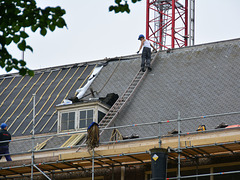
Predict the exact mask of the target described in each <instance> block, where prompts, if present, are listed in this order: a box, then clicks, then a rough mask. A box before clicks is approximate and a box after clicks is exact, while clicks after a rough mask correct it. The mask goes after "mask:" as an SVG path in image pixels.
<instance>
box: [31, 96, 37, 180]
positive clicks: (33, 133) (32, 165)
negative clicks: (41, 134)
mask: <svg viewBox="0 0 240 180" xmlns="http://www.w3.org/2000/svg"><path fill="white" fill-rule="evenodd" d="M32 96H33V129H32V164H31V180H33V168H34V144H35V143H34V141H35V137H34V136H35V131H34V126H35V96H36V94H33V95H32Z"/></svg>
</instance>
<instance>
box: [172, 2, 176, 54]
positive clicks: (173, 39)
mask: <svg viewBox="0 0 240 180" xmlns="http://www.w3.org/2000/svg"><path fill="white" fill-rule="evenodd" d="M175 5H176V4H175V0H172V43H171V44H172V49H173V48H174V47H175V46H174V45H175Z"/></svg>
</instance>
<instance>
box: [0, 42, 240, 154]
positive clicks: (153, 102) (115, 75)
mask: <svg viewBox="0 0 240 180" xmlns="http://www.w3.org/2000/svg"><path fill="white" fill-rule="evenodd" d="M103 63H104V65H105V66H104V67H103V69H102V70H101V71H100V73H99V75H98V76H97V78H96V79H95V80H94V82H93V84H92V85H91V87H92V88H93V90H94V91H97V92H98V96H100V97H105V96H106V95H107V94H108V93H116V94H118V95H119V96H121V95H122V94H123V92H124V91H125V90H126V88H127V87H128V85H129V84H130V82H131V81H132V79H133V78H134V76H135V75H136V73H137V72H138V71H139V69H140V63H141V58H140V55H133V56H125V57H121V58H112V59H107V60H106V59H104V60H101V61H96V62H94V63H91V64H89V65H87V64H85V65H78V66H74V65H71V66H69V67H68V66H66V67H60V68H59V67H56V68H54V67H53V68H52V69H48V70H46V69H45V70H39V72H38V73H36V76H35V77H34V78H32V80H31V78H29V77H27V76H26V77H24V78H22V77H20V76H16V77H15V78H14V75H12V76H10V77H3V76H0V88H1V89H3V91H2V92H1V93H0V100H1V102H3V105H2V106H1V105H0V112H1V113H2V112H5V111H6V113H4V114H3V117H1V118H0V122H2V121H3V120H6V119H8V118H9V117H10V118H9V119H8V123H9V124H11V123H12V124H11V126H12V127H11V128H10V132H11V133H14V130H16V128H17V126H19V125H21V126H20V128H19V129H18V130H17V131H16V132H15V134H14V135H15V136H20V135H28V134H30V131H31V119H32V115H29V116H27V115H28V113H29V112H30V111H31V108H32V104H31V103H30V104H29V105H28V106H27V108H26V110H27V109H28V111H26V112H25V111H24V113H22V114H21V116H20V117H19V118H17V119H16V117H17V116H18V115H19V114H20V112H21V111H22V110H23V109H24V107H25V106H26V105H27V104H28V102H30V99H31V96H32V94H33V92H36V90H37V89H38V88H40V89H39V91H38V92H37V95H39V94H41V95H42V94H43V97H42V98H41V100H40V97H39V96H36V102H38V101H39V100H40V101H39V104H38V105H37V108H36V112H38V111H39V110H41V112H40V113H39V115H38V116H37V118H36V121H37V122H38V121H39V119H40V120H41V121H39V122H40V123H39V124H38V125H37V127H36V132H37V133H49V132H50V133H51V132H52V133H54V132H56V120H57V116H56V113H55V108H54V106H55V105H57V104H59V103H61V102H62V100H63V99H64V98H66V97H71V96H73V95H74V94H75V91H76V89H78V88H79V86H81V85H82V84H84V81H85V80H86V78H87V77H88V75H90V72H91V71H92V69H93V68H94V66H95V65H96V64H103ZM77 68H79V69H78V70H77ZM84 69H85V71H84ZM75 72H76V73H75ZM239 72H240V39H235V40H229V41H222V42H217V43H210V44H203V45H197V46H192V47H185V48H179V49H174V50H172V51H171V52H170V53H167V52H166V51H162V52H160V53H158V57H157V59H156V61H155V62H154V64H153V71H152V72H149V73H148V74H147V76H146V78H145V79H144V80H143V82H141V85H140V87H138V89H137V90H136V92H135V94H134V96H133V97H132V98H131V100H130V101H129V102H128V103H127V105H126V106H125V108H124V109H123V111H121V113H120V114H119V115H118V117H117V118H116V119H115V121H114V122H113V123H112V124H111V125H110V126H119V125H131V124H138V123H148V122H156V121H162V120H169V119H176V118H177V117H178V112H180V116H181V117H182V118H184V117H194V116H201V115H210V114H216V113H225V112H234V111H239V107H240V73H239ZM74 73H75V74H74ZM82 73H83V75H82V76H81V74H82ZM65 75H66V76H65ZM48 76H49V77H48ZM50 77H51V78H50ZM71 77H72V78H71ZM21 79H22V80H21ZM38 79H39V80H38ZM45 79H46V81H44V80H45ZM68 80H69V81H68ZM11 81H12V82H11ZM28 81H29V82H28ZM18 82H20V83H19V84H18ZM58 82H60V84H59V85H58ZM34 83H36V84H35V85H34ZM66 83H67V85H66V86H64V85H65V84H66ZM25 84H26V88H24V90H21V89H22V88H23V87H24V85H25ZM49 85H50V87H49V88H48V86H49ZM15 86H16V87H15ZM46 89H47V91H46V92H45V93H44V91H45V90H46ZM20 91H21V93H20V94H19V95H17V94H18V92H20ZM89 92H90V91H89V90H88V91H87V92H86V94H88V93H89ZM51 93H52V94H51ZM9 94H10V95H9ZM8 95H9V96H8ZM25 95H26V97H25ZM58 95H59V96H58ZM16 96H17V98H16V99H14V97H16ZM24 97H25V98H24ZM48 97H49V99H48ZM56 97H58V98H56ZM89 97H90V96H88V97H86V99H88V98H89ZM55 99H56V100H55ZM12 100H14V103H13V104H11V101H12ZM21 100H23V102H24V103H23V102H21ZM45 102H46V103H45ZM19 104H20V106H19V107H17V106H18V105H19ZM8 107H10V108H9V109H8ZM42 107H43V108H42ZM41 108H42V109H41ZM15 109H16V110H15ZM45 112H46V113H45ZM26 116H27V118H26V119H25V120H24V117H26ZM42 116H43V118H42V119H41V117H42ZM15 119H16V121H15ZM49 119H50V120H49ZM23 120H24V121H23ZM221 122H225V123H227V124H229V125H232V124H240V115H239V114H238V115H232V116H222V117H213V118H205V119H195V120H194V121H187V122H186V121H185V122H182V123H181V130H182V132H189V131H195V130H196V129H197V127H198V125H201V124H205V125H206V126H207V129H214V128H215V127H216V126H217V125H218V124H220V123H221ZM29 123H30V126H29V127H28V124H29ZM43 127H44V128H43ZM42 128H43V129H42ZM174 128H175V129H176V128H177V124H176V123H168V124H163V125H162V126H161V134H167V133H168V132H169V131H171V130H173V129H174ZM25 129H26V131H24V130H25ZM23 131H24V133H23ZM119 131H120V132H121V133H122V135H131V134H133V133H136V134H138V135H139V136H140V137H149V136H158V134H159V127H158V125H154V126H144V127H143V126H141V127H134V128H132V127H131V128H123V129H122V128H121V129H119ZM110 133H111V131H105V132H104V134H103V135H102V137H101V138H102V139H101V140H102V141H106V140H109V134H110ZM66 139H67V136H64V137H62V138H57V137H54V138H52V140H51V141H50V142H49V143H47V145H46V147H48V148H52V147H60V146H61V144H63V143H64V142H65V141H66ZM43 140H45V139H44V138H43ZM39 143H40V142H39ZM12 144H14V143H12ZM15 145H16V144H15ZM12 146H13V147H15V148H16V147H17V146H14V145H12ZM11 149H12V150H11ZM11 149H10V150H11V152H13V151H14V150H15V149H14V148H12V147H11ZM22 150H23V149H22ZM28 150H29V147H28Z"/></svg>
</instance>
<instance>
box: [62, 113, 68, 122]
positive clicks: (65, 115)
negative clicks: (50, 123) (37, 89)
mask: <svg viewBox="0 0 240 180" xmlns="http://www.w3.org/2000/svg"><path fill="white" fill-rule="evenodd" d="M67 120H68V113H62V122H67Z"/></svg>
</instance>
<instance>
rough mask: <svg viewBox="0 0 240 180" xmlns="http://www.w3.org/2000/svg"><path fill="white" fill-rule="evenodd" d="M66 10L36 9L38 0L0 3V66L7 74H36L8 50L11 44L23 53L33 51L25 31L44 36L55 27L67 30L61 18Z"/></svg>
mask: <svg viewBox="0 0 240 180" xmlns="http://www.w3.org/2000/svg"><path fill="white" fill-rule="evenodd" d="M65 13H66V12H65V10H64V9H62V8H61V7H59V6H58V7H46V8H44V9H42V8H39V7H37V4H36V0H1V1H0V46H1V47H0V66H1V67H2V68H5V70H6V71H7V72H10V71H11V70H12V69H16V70H18V71H19V73H20V75H26V74H28V75H30V76H33V75H34V72H33V71H32V70H30V69H29V68H28V67H27V66H26V62H25V61H24V60H23V59H17V58H14V57H13V56H12V55H11V54H10V53H9V51H8V48H9V45H11V44H14V45H16V46H17V47H18V49H19V50H20V51H25V50H30V51H33V48H32V47H31V46H30V45H28V44H27V42H26V39H27V38H28V37H29V35H28V34H27V33H26V32H25V28H29V29H31V31H33V32H35V31H37V29H39V30H40V34H41V35H42V36H45V35H46V34H47V32H48V30H50V31H54V30H55V29H56V28H63V27H66V26H67V25H66V23H65V20H64V19H63V18H62V16H63V15H64V14H65Z"/></svg>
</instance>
